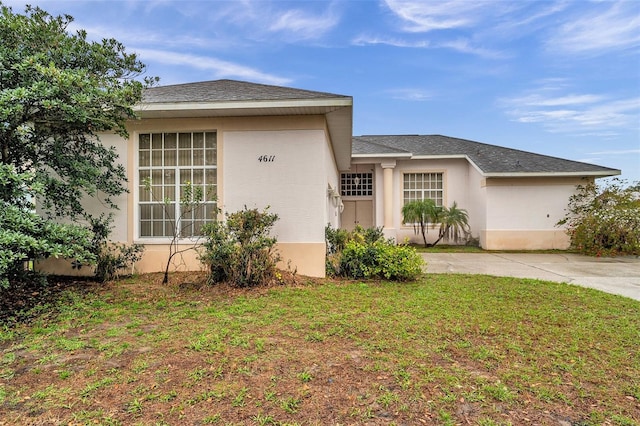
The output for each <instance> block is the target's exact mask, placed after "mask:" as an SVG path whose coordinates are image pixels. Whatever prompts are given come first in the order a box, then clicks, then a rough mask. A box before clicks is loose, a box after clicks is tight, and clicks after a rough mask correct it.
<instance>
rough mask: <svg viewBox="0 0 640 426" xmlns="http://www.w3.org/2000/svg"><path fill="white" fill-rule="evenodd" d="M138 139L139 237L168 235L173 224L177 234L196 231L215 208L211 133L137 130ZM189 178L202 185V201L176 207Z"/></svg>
mask: <svg viewBox="0 0 640 426" xmlns="http://www.w3.org/2000/svg"><path fill="white" fill-rule="evenodd" d="M138 141H139V146H138V168H139V172H138V173H139V175H138V177H139V183H140V186H139V192H138V193H139V221H140V232H139V233H140V237H143V238H145V237H151V238H156V237H173V235H175V233H174V228H175V227H179V228H180V229H179V232H178V235H179V236H181V237H191V236H194V235H198V234H199V232H200V229H201V227H202V225H204V224H205V223H206V222H211V221H212V220H214V219H215V214H216V202H215V195H216V192H217V191H216V188H217V174H216V173H217V170H216V169H217V140H216V133H215V132H181V133H143V134H140V135H139V139H138ZM147 180H150V184H151V185H150V186H151V188H150V191H148V190H147V189H146V187H145V182H146V181H147ZM189 183H191V186H192V188H193V189H194V190H195V189H196V188H201V189H202V191H203V194H204V202H203V203H202V205H201V206H199V207H198V208H197V209H195V210H193V211H180V210H181V207H180V203H179V202H177V201H176V200H180V199H181V197H183V196H184V195H185V189H186V188H187V186H188V185H189Z"/></svg>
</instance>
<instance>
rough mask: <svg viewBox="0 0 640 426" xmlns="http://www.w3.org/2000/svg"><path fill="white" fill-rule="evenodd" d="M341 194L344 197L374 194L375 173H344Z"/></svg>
mask: <svg viewBox="0 0 640 426" xmlns="http://www.w3.org/2000/svg"><path fill="white" fill-rule="evenodd" d="M340 195H342V196H343V197H371V196H373V173H342V174H341V176H340Z"/></svg>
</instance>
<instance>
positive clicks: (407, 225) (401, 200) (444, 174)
mask: <svg viewBox="0 0 640 426" xmlns="http://www.w3.org/2000/svg"><path fill="white" fill-rule="evenodd" d="M416 173H422V174H427V173H440V174H442V205H443V206H446V205H447V204H448V203H447V196H448V193H449V190H448V188H447V171H446V170H444V169H408V170H402V171H400V179H399V180H400V182H399V186H400V192H399V204H400V211H399V212H398V214H399V216H400V226H401V228H403V229H413V224H411V223H402V207H403V206H404V175H405V174H416ZM433 227H435V225H434V226H433ZM429 229H432V227H430V228H429Z"/></svg>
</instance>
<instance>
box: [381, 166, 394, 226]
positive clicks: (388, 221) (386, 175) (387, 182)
mask: <svg viewBox="0 0 640 426" xmlns="http://www.w3.org/2000/svg"><path fill="white" fill-rule="evenodd" d="M380 166H382V178H383V180H382V183H383V185H382V205H383V213H384V228H383V231H384V235H385V237H387V238H395V237H396V232H395V229H394V226H393V224H394V221H393V169H394V168H395V167H396V162H395V160H393V161H388V162H384V163H381V164H380Z"/></svg>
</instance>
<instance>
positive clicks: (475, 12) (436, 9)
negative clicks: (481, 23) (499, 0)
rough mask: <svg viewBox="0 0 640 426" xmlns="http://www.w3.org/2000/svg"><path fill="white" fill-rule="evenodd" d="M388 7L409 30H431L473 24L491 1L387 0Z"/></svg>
mask: <svg viewBox="0 0 640 426" xmlns="http://www.w3.org/2000/svg"><path fill="white" fill-rule="evenodd" d="M385 3H386V5H387V7H388V8H389V9H390V10H391V11H392V12H393V13H395V14H396V15H397V16H398V17H400V18H401V19H402V20H403V21H405V26H404V30H405V31H408V32H429V31H434V30H445V29H453V28H461V27H470V26H473V25H474V24H475V23H476V22H477V21H478V20H480V19H481V17H482V13H481V11H482V9H485V8H486V7H487V6H488V5H490V2H483V1H466V0H449V1H416V0H385Z"/></svg>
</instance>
